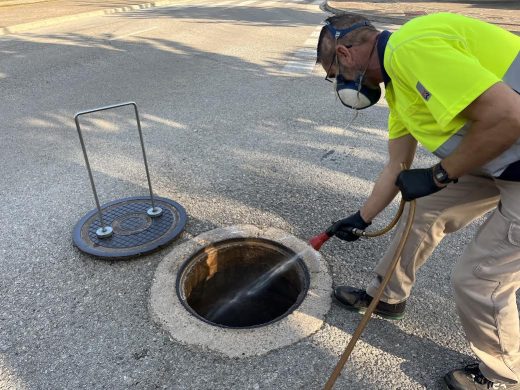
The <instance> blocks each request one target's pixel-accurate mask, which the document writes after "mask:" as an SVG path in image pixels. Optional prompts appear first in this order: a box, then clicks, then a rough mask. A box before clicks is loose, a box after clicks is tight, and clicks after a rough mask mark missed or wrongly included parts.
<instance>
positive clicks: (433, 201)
mask: <svg viewBox="0 0 520 390" xmlns="http://www.w3.org/2000/svg"><path fill="white" fill-rule="evenodd" d="M499 202H500V203H499ZM498 203H499V207H498V208H496V206H497V204H498ZM493 208H496V209H495V210H494V211H493V213H492V214H491V215H490V216H489V218H488V219H487V220H486V222H485V223H484V224H483V225H482V226H481V227H480V229H479V231H478V233H477V235H476V236H475V237H474V238H473V240H472V241H471V242H470V244H469V245H468V246H467V248H466V250H465V251H464V253H463V255H462V257H461V258H460V259H459V261H458V263H457V265H456V267H455V270H454V272H453V274H452V282H453V286H454V290H455V302H456V305H457V310H458V313H459V316H460V320H461V322H462V325H463V327H464V330H465V332H466V337H467V339H468V341H469V343H470V346H471V349H472V350H473V352H474V353H475V354H476V355H477V357H478V358H479V359H480V360H481V362H482V363H481V365H480V369H481V371H482V373H483V374H484V375H485V376H486V378H488V379H489V380H491V381H495V382H513V383H514V382H520V325H519V318H518V307H517V303H516V291H517V290H518V289H519V288H520V182H510V181H504V180H492V179H489V178H484V177H477V176H472V175H467V176H464V177H462V178H461V179H459V182H458V183H455V184H450V185H448V187H446V188H445V189H443V190H441V191H439V192H437V193H435V194H433V195H430V196H427V197H424V198H420V199H418V200H417V207H416V215H415V220H414V225H413V227H412V230H411V232H410V235H409V237H408V240H407V242H406V244H405V247H404V250H403V254H402V256H401V259H400V262H399V264H398V266H397V269H396V271H395V273H394V275H393V277H392V279H390V282H389V284H388V286H387V287H386V289H385V292H384V294H383V298H382V300H383V301H384V302H388V303H398V302H401V301H403V300H405V299H406V298H407V297H408V296H409V295H410V291H411V289H412V286H413V284H414V282H415V273H416V272H417V270H418V269H419V267H420V266H421V265H422V264H423V263H424V262H425V261H426V260H427V258H428V257H429V256H430V254H431V253H432V251H433V250H434V249H435V247H436V246H437V245H438V244H439V242H440V241H441V240H442V238H443V237H444V235H446V234H447V233H451V232H454V231H457V230H458V229H460V228H463V227H464V226H466V225H467V224H469V223H470V222H471V221H473V220H474V219H475V218H477V217H479V216H482V215H483V214H485V213H486V212H487V211H489V210H492V209H493ZM405 222H406V211H405V213H404V214H403V217H402V218H401V220H400V223H399V225H398V227H397V228H396V232H395V235H394V238H393V240H392V243H391V245H390V248H389V249H388V251H387V252H386V254H385V256H384V257H383V258H382V259H381V261H380V262H379V264H378V265H377V267H376V269H375V272H376V274H377V275H379V276H376V277H375V278H374V279H373V281H372V283H371V284H370V286H369V287H368V288H367V292H368V294H370V295H372V296H373V295H375V292H376V290H377V288H378V286H379V283H380V280H381V279H382V277H383V275H384V274H385V272H386V269H387V268H388V264H389V263H390V261H391V260H392V257H393V255H394V253H395V249H396V247H397V244H398V241H399V239H400V237H401V235H402V232H403V230H404V225H405Z"/></svg>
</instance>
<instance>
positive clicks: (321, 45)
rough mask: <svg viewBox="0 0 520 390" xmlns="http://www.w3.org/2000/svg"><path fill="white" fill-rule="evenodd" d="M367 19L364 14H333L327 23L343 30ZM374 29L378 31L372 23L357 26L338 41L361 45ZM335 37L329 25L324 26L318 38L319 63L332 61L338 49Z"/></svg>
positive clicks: (345, 43) (317, 59) (317, 55)
mask: <svg viewBox="0 0 520 390" xmlns="http://www.w3.org/2000/svg"><path fill="white" fill-rule="evenodd" d="M366 20H367V18H365V17H364V16H362V15H358V14H352V13H348V14H347V13H346V14H340V15H334V16H331V17H329V18H327V19H326V20H325V23H327V24H330V25H331V26H332V27H334V28H335V29H336V30H343V29H346V28H349V27H350V26H352V25H354V24H356V23H360V22H364V21H366ZM373 31H377V29H376V28H375V27H374V26H372V25H371V24H370V25H368V26H363V27H360V28H357V29H355V30H353V31H352V32H349V33H348V34H347V35H345V36H344V37H341V38H339V39H338V43H341V44H342V45H359V44H362V43H365V42H366V41H367V40H368V37H369V36H370V35H371V34H370V32H373ZM335 39H336V38H335V37H334V36H333V35H332V33H331V31H330V30H329V29H328V28H327V26H326V25H325V26H323V28H322V29H321V32H320V37H319V39H318V47H317V53H316V63H317V64H324V63H325V64H328V63H329V62H330V61H332V57H333V55H334V51H335V49H336V42H335Z"/></svg>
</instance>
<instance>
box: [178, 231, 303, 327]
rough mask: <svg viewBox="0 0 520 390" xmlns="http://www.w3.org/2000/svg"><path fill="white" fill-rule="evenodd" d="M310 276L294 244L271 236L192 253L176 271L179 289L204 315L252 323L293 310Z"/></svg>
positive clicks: (216, 321) (224, 322)
mask: <svg viewBox="0 0 520 390" xmlns="http://www.w3.org/2000/svg"><path fill="white" fill-rule="evenodd" d="M309 279H310V278H309V272H308V270H307V267H306V266H305V264H304V262H303V261H302V260H301V259H300V258H299V257H298V255H297V254H296V253H295V252H294V251H292V250H291V249H289V248H287V247H285V246H283V245H281V244H279V243H277V242H274V241H270V240H267V239H261V238H237V239H230V240H225V241H220V242H216V243H214V244H212V245H211V246H208V247H205V248H203V249H202V250H200V251H199V252H197V253H195V254H194V255H193V256H191V257H190V258H189V259H188V260H187V261H186V262H185V263H184V264H183V265H182V267H181V270H180V272H179V274H178V275H177V294H178V296H179V299H180V300H181V302H182V304H183V305H184V306H185V307H186V309H187V310H189V311H190V312H191V313H192V314H194V315H195V316H197V317H199V318H200V319H202V320H203V321H206V322H209V323H211V324H213V325H217V326H222V327H228V328H252V327H259V326H265V325H268V324H270V323H273V322H275V321H278V320H280V319H282V318H283V317H285V316H287V315H289V314H291V313H292V312H293V311H294V310H295V309H296V308H297V307H298V306H299V305H300V304H301V302H302V301H303V299H304V298H305V295H306V294H307V291H308V289H309Z"/></svg>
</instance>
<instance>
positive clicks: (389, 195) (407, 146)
mask: <svg viewBox="0 0 520 390" xmlns="http://www.w3.org/2000/svg"><path fill="white" fill-rule="evenodd" d="M416 148H417V141H416V140H415V139H414V138H413V137H412V136H411V135H409V134H408V135H405V136H403V137H400V138H396V139H391V140H389V141H388V154H389V160H388V163H387V164H386V166H385V168H384V169H383V171H382V172H381V175H380V176H379V177H378V179H377V181H376V183H375V185H374V188H373V189H372V193H371V194H370V196H369V197H368V199H367V200H366V202H365V204H364V205H363V207H362V208H361V217H362V218H363V219H364V220H365V221H366V222H371V221H372V220H373V219H374V218H375V217H376V216H377V215H378V214H379V213H380V212H381V211H383V210H384V208H385V207H386V206H388V204H389V203H390V202H391V201H392V199H394V198H395V196H396V195H397V192H398V191H399V189H398V188H397V187H396V185H395V180H396V178H397V175H398V174H399V173H400V172H401V169H402V168H401V163H405V164H406V166H407V167H410V165H411V164H412V161H413V158H414V156H415V149H416Z"/></svg>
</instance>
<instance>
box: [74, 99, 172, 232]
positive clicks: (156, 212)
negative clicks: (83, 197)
mask: <svg viewBox="0 0 520 390" xmlns="http://www.w3.org/2000/svg"><path fill="white" fill-rule="evenodd" d="M124 106H133V107H134V111H135V118H136V121H137V130H138V132H139V140H140V142H141V149H142V151H143V160H144V167H145V170H146V178H147V180H148V188H149V189H150V201H151V203H152V207H151V208H150V209H149V210H148V211H147V214H148V215H149V216H150V217H152V218H153V217H159V216H160V215H161V214H162V209H161V208H160V207H155V201H154V196H153V191H152V182H151V180H150V172H149V170H148V161H147V159H146V152H145V149H144V141H143V132H142V130H141V121H140V119H139V112H138V110H137V104H136V103H135V102H126V103H119V104H114V105H110V106H105V107H99V108H95V109H92V110H86V111H80V112H78V113H77V114H76V115H75V116H74V121H75V122H76V129H77V130H78V135H79V141H80V143H81V149H82V150H83V157H84V158H85V164H86V166H87V170H88V176H89V179H90V184H91V186H92V192H93V193H94V199H95V201H96V207H97V210H98V215H99V223H100V225H101V227H100V228H99V229H98V230H97V231H96V235H97V236H98V237H100V238H103V237H110V236H111V235H112V228H111V227H110V226H106V225H105V222H104V220H103V212H102V211H101V206H100V204H99V198H98V195H97V191H96V186H95V184H94V177H93V175H92V169H91V168H90V163H89V160H88V156H87V149H86V148H85V142H84V140H83V135H82V133H81V127H80V124H79V117H80V116H82V115H85V114H92V113H94V112H99V111H106V110H110V109H113V108H119V107H124Z"/></svg>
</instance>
